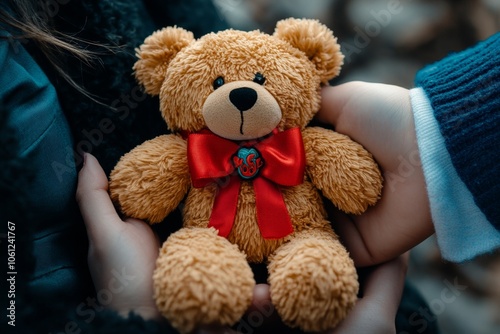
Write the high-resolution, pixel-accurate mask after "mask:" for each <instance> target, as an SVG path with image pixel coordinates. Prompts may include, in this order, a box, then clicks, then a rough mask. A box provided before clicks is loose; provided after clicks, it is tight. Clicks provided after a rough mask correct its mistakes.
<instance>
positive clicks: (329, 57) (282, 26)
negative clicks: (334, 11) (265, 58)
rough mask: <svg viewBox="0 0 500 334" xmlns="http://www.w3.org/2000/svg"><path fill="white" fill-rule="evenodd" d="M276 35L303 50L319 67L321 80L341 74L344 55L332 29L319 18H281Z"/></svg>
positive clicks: (324, 80) (325, 80)
mask: <svg viewBox="0 0 500 334" xmlns="http://www.w3.org/2000/svg"><path fill="white" fill-rule="evenodd" d="M274 36H275V37H277V38H279V39H282V40H284V41H287V42H288V43H290V44H291V45H292V46H294V47H296V48H297V49H299V50H301V51H303V52H304V53H305V54H306V56H307V57H308V58H309V60H311V62H312V63H313V64H314V65H315V66H316V68H317V69H318V71H319V73H320V76H321V82H323V83H326V82H327V81H328V80H330V79H333V78H334V77H336V76H337V75H339V73H340V68H341V67H342V64H343V62H344V55H343V54H342V53H341V52H340V45H339V44H338V43H337V38H336V37H334V36H333V33H332V31H331V30H330V29H328V28H327V27H326V26H325V25H324V24H321V23H320V22H319V21H318V20H310V19H294V18H289V19H285V20H281V21H279V22H278V23H277V24H276V30H275V31H274Z"/></svg>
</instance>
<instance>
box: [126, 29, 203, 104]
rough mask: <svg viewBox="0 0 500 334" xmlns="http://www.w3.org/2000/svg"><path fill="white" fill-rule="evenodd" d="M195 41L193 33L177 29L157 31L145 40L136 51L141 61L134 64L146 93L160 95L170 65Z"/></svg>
mask: <svg viewBox="0 0 500 334" xmlns="http://www.w3.org/2000/svg"><path fill="white" fill-rule="evenodd" d="M193 41H194V36H193V33H192V32H190V31H187V30H184V29H182V28H177V27H167V28H163V29H161V30H158V31H155V32H154V33H153V34H152V35H150V36H149V37H147V38H146V39H145V40H144V44H142V45H141V46H140V47H139V48H138V49H136V55H137V57H138V58H139V60H137V61H136V63H135V64H134V74H135V77H136V79H137V81H138V82H139V83H140V84H141V85H143V86H144V89H145V90H146V93H148V94H151V95H158V94H160V89H161V85H162V83H163V81H164V80H165V75H166V71H167V67H168V64H169V63H170V61H171V60H172V59H173V58H174V57H175V55H176V54H177V53H178V52H179V51H180V50H182V49H183V48H185V47H186V46H188V45H189V44H191V43H192V42H193Z"/></svg>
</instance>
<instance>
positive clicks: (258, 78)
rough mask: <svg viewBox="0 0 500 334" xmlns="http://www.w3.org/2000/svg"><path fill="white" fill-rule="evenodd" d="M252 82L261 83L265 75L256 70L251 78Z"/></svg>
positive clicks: (264, 79)
mask: <svg viewBox="0 0 500 334" xmlns="http://www.w3.org/2000/svg"><path fill="white" fill-rule="evenodd" d="M253 82H255V83H258V84H259V85H263V84H264V82H266V77H265V76H264V75H263V74H262V73H259V72H257V73H255V77H254V78H253Z"/></svg>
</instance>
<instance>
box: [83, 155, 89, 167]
mask: <svg viewBox="0 0 500 334" xmlns="http://www.w3.org/2000/svg"><path fill="white" fill-rule="evenodd" d="M87 155H88V153H87V152H83V165H84V166H85V163H86V162H87Z"/></svg>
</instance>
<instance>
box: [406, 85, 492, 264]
mask: <svg viewBox="0 0 500 334" xmlns="http://www.w3.org/2000/svg"><path fill="white" fill-rule="evenodd" d="M410 100H411V105H412V110H413V117H414V120H415V131H416V134H417V143H418V147H419V152H420V159H421V161H422V169H423V172H424V177H425V181H426V185H427V194H428V196H429V203H430V208H431V214H432V220H433V223H434V229H435V231H436V236H437V240H438V245H439V248H440V250H441V255H442V257H443V258H444V259H446V260H449V261H453V262H462V261H465V260H469V259H472V258H474V257H476V256H477V255H480V254H483V253H487V252H489V251H492V250H494V249H496V248H498V247H500V232H499V231H497V230H496V229H495V228H494V227H493V226H492V225H491V224H490V223H489V222H488V220H487V219H486V217H485V215H484V214H483V213H482V212H481V210H480V209H479V208H478V207H477V206H476V204H475V203H474V199H473V196H472V194H471V193H470V192H469V190H468V189H467V187H466V186H465V184H464V183H463V182H462V180H461V179H460V177H459V176H458V174H457V172H456V170H455V168H454V167H453V164H452V162H451V158H450V155H449V154H448V152H447V150H446V145H445V142H444V138H443V137H442V136H441V132H440V131H439V125H438V123H437V121H436V119H435V118H434V115H433V111H432V107H431V105H430V102H429V100H428V99H427V96H426V95H425V92H424V91H423V89H422V88H414V89H412V90H411V91H410Z"/></svg>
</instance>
